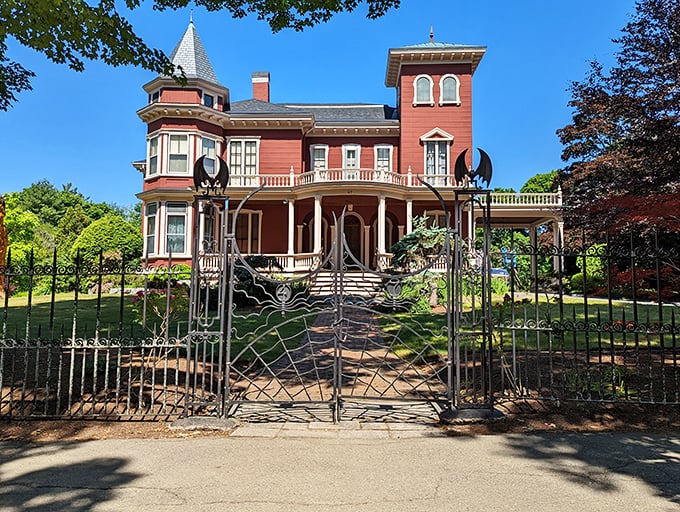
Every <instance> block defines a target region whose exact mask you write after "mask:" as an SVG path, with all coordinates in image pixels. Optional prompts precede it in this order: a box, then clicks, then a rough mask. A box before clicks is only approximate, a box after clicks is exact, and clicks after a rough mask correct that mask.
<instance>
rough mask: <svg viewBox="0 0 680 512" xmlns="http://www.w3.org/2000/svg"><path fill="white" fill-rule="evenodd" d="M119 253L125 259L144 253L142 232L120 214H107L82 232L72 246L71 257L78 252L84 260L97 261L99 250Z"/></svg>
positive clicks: (128, 259) (74, 256)
mask: <svg viewBox="0 0 680 512" xmlns="http://www.w3.org/2000/svg"><path fill="white" fill-rule="evenodd" d="M100 251H101V252H104V253H113V254H116V255H119V256H120V257H121V258H123V259H125V261H130V260H131V259H133V258H138V257H139V256H141V254H142V235H141V232H140V231H139V230H138V229H137V228H136V227H134V226H133V225H131V224H130V223H129V222H127V221H126V220H125V219H124V218H123V217H121V216H120V215H114V214H111V215H107V216H105V217H102V218H101V219H99V220H96V221H94V222H93V223H92V224H90V225H89V226H87V227H86V228H85V229H83V231H82V232H81V233H80V235H79V236H78V238H77V239H76V241H75V243H74V244H73V246H72V248H71V253H70V254H71V258H76V256H77V255H78V254H80V257H81V258H82V260H83V261H85V262H88V263H96V262H97V261H98V258H99V252H100Z"/></svg>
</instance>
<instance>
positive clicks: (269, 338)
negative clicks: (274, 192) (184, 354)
mask: <svg viewBox="0 0 680 512" xmlns="http://www.w3.org/2000/svg"><path fill="white" fill-rule="evenodd" d="M432 190H433V192H435V194H436V195H437V197H438V198H439V199H440V201H441V203H442V206H443V208H444V209H446V205H445V203H444V201H443V199H441V196H440V195H439V194H438V193H437V192H436V191H434V189H432ZM255 193H257V190H256V191H254V192H252V193H251V194H250V195H249V196H248V197H246V198H245V199H244V200H243V201H242V202H241V203H240V205H239V206H238V208H237V209H236V211H235V213H234V215H233V216H231V218H230V219H227V214H226V212H228V211H229V207H228V199H227V198H207V197H197V198H196V201H195V211H196V212H199V214H198V215H195V216H194V217H195V219H196V220H195V222H196V226H195V227H194V233H200V232H201V229H200V223H201V222H202V220H201V219H202V218H203V217H205V215H206V212H209V213H210V215H211V216H212V217H211V218H214V219H215V225H219V226H220V228H219V229H218V230H217V231H218V232H219V240H211V241H209V242H206V241H205V240H198V239H197V240H195V245H194V247H198V246H201V250H200V251H195V252H196V254H195V255H194V265H193V276H192V290H191V318H190V320H191V329H190V332H189V334H188V336H187V343H188V345H189V350H188V351H189V352H190V354H191V357H190V359H189V361H188V368H187V369H188V379H187V411H188V414H189V415H200V414H208V415H215V416H220V417H238V418H241V419H244V420H247V421H283V420H287V421H335V422H337V421H346V420H362V421H384V420H392V421H428V420H436V419H438V418H439V417H440V416H442V415H444V414H452V413H455V411H457V410H459V409H461V408H465V407H486V406H489V396H490V393H489V389H488V386H487V385H486V382H485V379H486V376H487V375H488V369H486V368H484V367H483V365H486V364H488V362H489V358H485V356H484V351H485V350H487V349H488V347H485V346H484V342H483V341H481V342H479V341H478V340H483V339H484V333H483V332H481V331H479V332H477V331H476V330H474V329H478V328H479V327H480V326H481V327H482V328H485V327H484V325H482V324H480V325H477V326H473V327H471V328H472V329H473V331H471V330H470V329H467V331H466V330H464V329H463V327H462V325H461V319H462V318H463V313H464V311H463V310H462V309H461V308H463V307H464V306H463V304H462V302H460V301H457V300H455V298H456V293H457V291H456V290H457V289H458V288H459V287H461V286H462V283H461V282H458V281H460V279H462V277H461V276H462V274H460V273H456V272H454V271H453V267H452V265H453V263H454V262H459V263H460V261H462V259H461V257H460V256H456V254H457V253H456V251H458V252H462V251H465V247H464V244H463V243H461V241H460V237H459V236H458V234H457V232H456V230H455V229H452V228H451V227H449V226H448V222H447V229H446V232H445V237H444V241H443V243H442V244H441V249H440V250H439V252H438V254H436V255H434V256H431V257H429V258H428V259H427V260H425V261H424V262H423V263H422V265H420V266H419V268H416V269H411V270H409V271H403V270H402V271H399V270H391V271H378V270H374V269H371V268H369V267H367V266H366V265H364V264H363V263H362V262H361V261H360V260H359V258H358V257H357V256H356V255H355V254H352V252H351V250H350V249H349V245H348V242H347V239H346V237H345V236H344V221H345V215H344V212H343V213H342V214H341V215H340V217H339V218H336V219H335V229H334V233H335V238H334V240H333V241H332V245H331V250H330V251H328V254H326V255H325V257H319V258H317V259H316V260H315V261H314V262H313V265H312V266H311V268H310V270H309V271H308V272H307V273H306V274H304V275H297V274H294V275H286V274H284V273H283V272H282V269H281V268H280V266H279V264H278V262H277V261H276V260H275V259H274V258H271V257H266V256H252V255H243V254H241V252H240V251H239V247H238V244H237V243H236V242H235V238H234V233H235V227H236V219H237V217H238V215H239V212H240V210H241V208H242V207H243V206H244V204H245V203H246V202H247V201H248V199H250V197H252V195H254V194H255ZM459 205H460V206H459ZM462 205H463V201H459V200H458V198H456V207H457V208H463V206H462ZM461 211H462V209H461ZM456 215H458V214H456ZM448 218H449V217H448V216H447V219H448ZM456 219H458V217H457V216H456ZM227 220H230V221H231V223H230V224H231V225H228V223H227ZM456 222H462V220H461V219H458V220H456ZM454 228H455V226H454ZM196 236H197V237H198V235H196ZM435 270H436V272H435ZM422 282H427V283H435V285H437V286H438V287H439V288H440V289H439V290H437V289H434V288H433V289H432V290H431V292H432V293H433V294H435V295H437V294H438V295H439V296H441V297H444V300H443V301H442V302H443V304H442V305H441V306H439V310H440V311H438V313H437V316H438V321H433V320H432V319H433V317H434V315H431V314H415V313H414V311H415V310H414V305H415V304H416V303H417V301H418V300H422V299H423V297H422V296H421V295H417V294H416V295H415V296H414V295H413V294H412V293H411V292H412V291H413V290H414V289H415V287H416V285H418V284H419V283H422ZM455 308H458V310H456V309H455ZM454 328H455V331H454ZM457 333H458V334H457ZM460 333H463V334H462V335H461V334H460ZM461 340H463V347H462V349H461ZM470 340H474V342H470ZM468 349H469V351H468ZM461 350H462V352H461Z"/></svg>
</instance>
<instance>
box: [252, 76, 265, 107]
mask: <svg viewBox="0 0 680 512" xmlns="http://www.w3.org/2000/svg"><path fill="white" fill-rule="evenodd" d="M253 98H254V99H256V100H260V101H266V102H269V71H253Z"/></svg>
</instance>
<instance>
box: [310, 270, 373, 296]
mask: <svg viewBox="0 0 680 512" xmlns="http://www.w3.org/2000/svg"><path fill="white" fill-rule="evenodd" d="M343 277H344V282H343V286H342V293H343V295H345V296H354V297H375V296H377V295H378V294H380V293H381V291H382V278H381V277H380V276H376V275H374V274H368V273H365V272H360V271H350V272H345V273H344V274H343ZM336 278H337V277H336V275H335V274H334V273H333V272H325V271H324V272H320V273H319V274H318V275H317V276H316V279H315V280H314V282H313V283H312V286H311V289H310V295H315V296H329V295H333V294H335V293H337V291H336V289H335V286H334V280H335V279H336Z"/></svg>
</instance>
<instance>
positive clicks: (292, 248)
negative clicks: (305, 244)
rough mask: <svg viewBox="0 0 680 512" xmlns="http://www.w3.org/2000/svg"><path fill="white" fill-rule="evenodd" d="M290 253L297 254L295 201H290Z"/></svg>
mask: <svg viewBox="0 0 680 512" xmlns="http://www.w3.org/2000/svg"><path fill="white" fill-rule="evenodd" d="M288 254H295V201H288Z"/></svg>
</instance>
